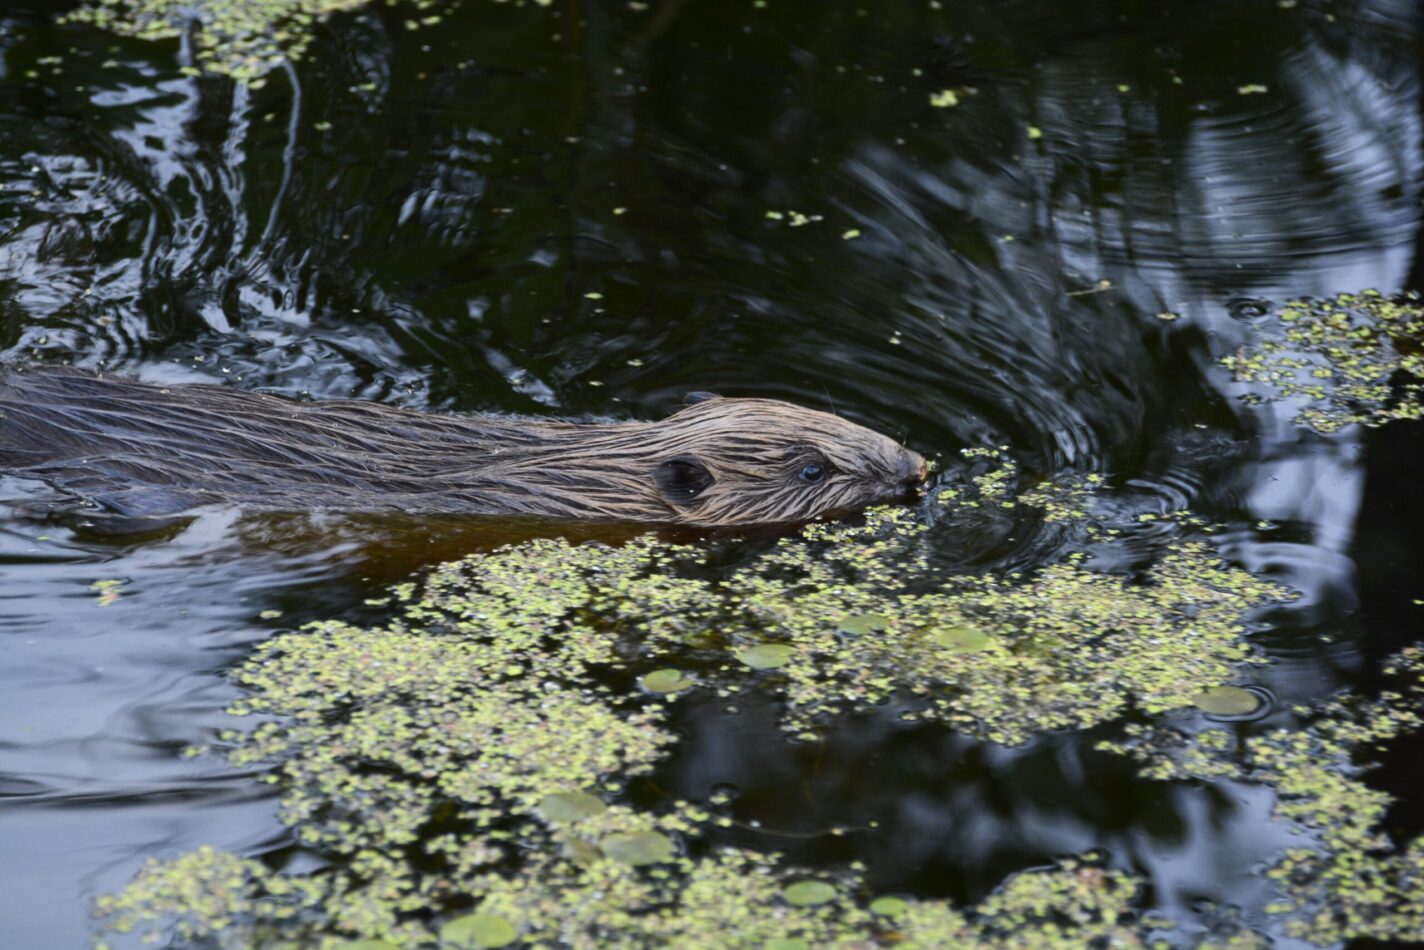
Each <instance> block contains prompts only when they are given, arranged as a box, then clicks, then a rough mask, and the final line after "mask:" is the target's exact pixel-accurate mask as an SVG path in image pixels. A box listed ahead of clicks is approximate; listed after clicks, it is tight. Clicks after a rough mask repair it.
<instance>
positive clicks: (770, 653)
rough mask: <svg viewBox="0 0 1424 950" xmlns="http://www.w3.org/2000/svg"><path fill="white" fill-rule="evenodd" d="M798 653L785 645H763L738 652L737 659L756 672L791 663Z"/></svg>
mask: <svg viewBox="0 0 1424 950" xmlns="http://www.w3.org/2000/svg"><path fill="white" fill-rule="evenodd" d="M795 652H796V651H795V650H793V649H792V648H791V647H789V646H787V645H786V644H784V643H762V644H758V645H757V646H754V647H747V648H746V649H745V650H738V651H737V659H738V660H741V661H742V662H743V663H745V664H746V665H747V666H750V667H751V668H752V669H754V670H774V669H776V668H777V667H781V666H785V665H786V664H787V663H790V662H791V657H792V655H793V654H794V653H795Z"/></svg>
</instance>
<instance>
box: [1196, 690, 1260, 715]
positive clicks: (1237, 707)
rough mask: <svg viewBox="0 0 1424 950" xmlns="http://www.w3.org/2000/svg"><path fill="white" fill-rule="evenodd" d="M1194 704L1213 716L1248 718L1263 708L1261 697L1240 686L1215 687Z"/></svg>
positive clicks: (1201, 695)
mask: <svg viewBox="0 0 1424 950" xmlns="http://www.w3.org/2000/svg"><path fill="white" fill-rule="evenodd" d="M1192 702H1193V703H1194V704H1195V705H1196V707H1197V708H1198V709H1200V710H1201V711H1202V712H1204V713H1210V714H1211V715H1213V716H1248V715H1250V714H1251V713H1253V712H1255V711H1256V710H1258V709H1260V708H1261V697H1259V696H1257V695H1256V694H1255V693H1253V692H1251V691H1250V690H1249V689H1242V688H1241V687H1240V686H1213V687H1212V688H1211V689H1209V690H1207V691H1206V692H1204V693H1202V694H1200V695H1198V696H1197V698H1196V699H1194V700H1192Z"/></svg>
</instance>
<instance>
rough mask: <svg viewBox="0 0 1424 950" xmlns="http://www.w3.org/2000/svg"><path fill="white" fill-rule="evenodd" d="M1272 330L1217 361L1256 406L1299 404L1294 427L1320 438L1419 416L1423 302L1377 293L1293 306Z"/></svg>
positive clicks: (1422, 410) (1423, 377) (1423, 411)
mask: <svg viewBox="0 0 1424 950" xmlns="http://www.w3.org/2000/svg"><path fill="white" fill-rule="evenodd" d="M1275 319H1276V320H1278V321H1279V323H1280V326H1279V327H1273V328H1271V329H1269V330H1265V331H1263V332H1262V333H1261V336H1260V338H1259V340H1258V341H1257V342H1256V343H1255V344H1254V345H1253V346H1251V347H1247V348H1243V349H1242V350H1241V351H1240V352H1238V353H1236V354H1233V355H1232V356H1228V357H1226V358H1224V359H1223V360H1222V363H1223V365H1225V366H1226V367H1227V368H1228V369H1230V370H1232V371H1233V372H1234V373H1235V375H1236V379H1237V381H1238V382H1243V383H1254V384H1259V385H1261V386H1262V387H1263V388H1264V390H1265V392H1264V393H1260V392H1258V393H1256V394H1254V398H1255V399H1257V400H1260V399H1263V398H1267V397H1269V398H1273V399H1302V400H1305V401H1306V405H1305V406H1304V407H1303V408H1302V409H1301V410H1300V412H1299V413H1298V414H1297V416H1296V422H1297V423H1299V424H1301V425H1306V426H1310V427H1311V428H1313V429H1315V430H1317V431H1319V432H1335V431H1337V430H1339V429H1341V428H1343V427H1345V426H1347V425H1352V424H1358V425H1366V426H1378V425H1383V424H1384V423H1386V422H1388V421H1390V420H1392V419H1418V418H1420V417H1421V415H1424V402H1421V396H1424V355H1421V353H1420V346H1421V344H1424V303H1421V301H1420V299H1419V297H1418V295H1417V294H1407V295H1405V296H1403V297H1398V298H1389V297H1386V296H1384V295H1382V294H1380V293H1379V292H1378V291H1374V290H1365V291H1362V292H1360V293H1358V294H1339V295H1338V296H1335V297H1333V298H1330V299H1324V300H1316V299H1302V300H1292V301H1291V302H1290V303H1288V304H1286V305H1285V306H1284V307H1282V308H1281V310H1280V312H1279V313H1278V314H1277V315H1276V317H1275Z"/></svg>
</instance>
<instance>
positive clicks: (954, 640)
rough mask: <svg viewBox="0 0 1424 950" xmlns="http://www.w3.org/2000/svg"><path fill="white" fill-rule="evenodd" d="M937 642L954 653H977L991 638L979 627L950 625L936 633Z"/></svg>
mask: <svg viewBox="0 0 1424 950" xmlns="http://www.w3.org/2000/svg"><path fill="white" fill-rule="evenodd" d="M935 642H936V643H938V644H939V645H940V646H942V647H945V648H946V649H948V650H950V651H952V652H954V653H977V652H979V651H980V650H982V649H984V648H985V647H987V646H988V645H989V644H990V642H991V639H990V637H989V635H988V634H987V633H985V632H984V631H983V630H980V629H979V628H978V627H948V628H946V629H944V630H941V631H939V632H938V633H936V634H935Z"/></svg>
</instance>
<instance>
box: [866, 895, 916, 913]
mask: <svg viewBox="0 0 1424 950" xmlns="http://www.w3.org/2000/svg"><path fill="white" fill-rule="evenodd" d="M909 909H910V905H909V904H908V903H907V902H906V901H905V900H904V898H900V897H877V898H875V900H873V901H871V902H870V912H871V913H872V914H879V915H880V916H881V917H899V916H900V915H901V914H903V913H904V912H905V911H907V910H909Z"/></svg>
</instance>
